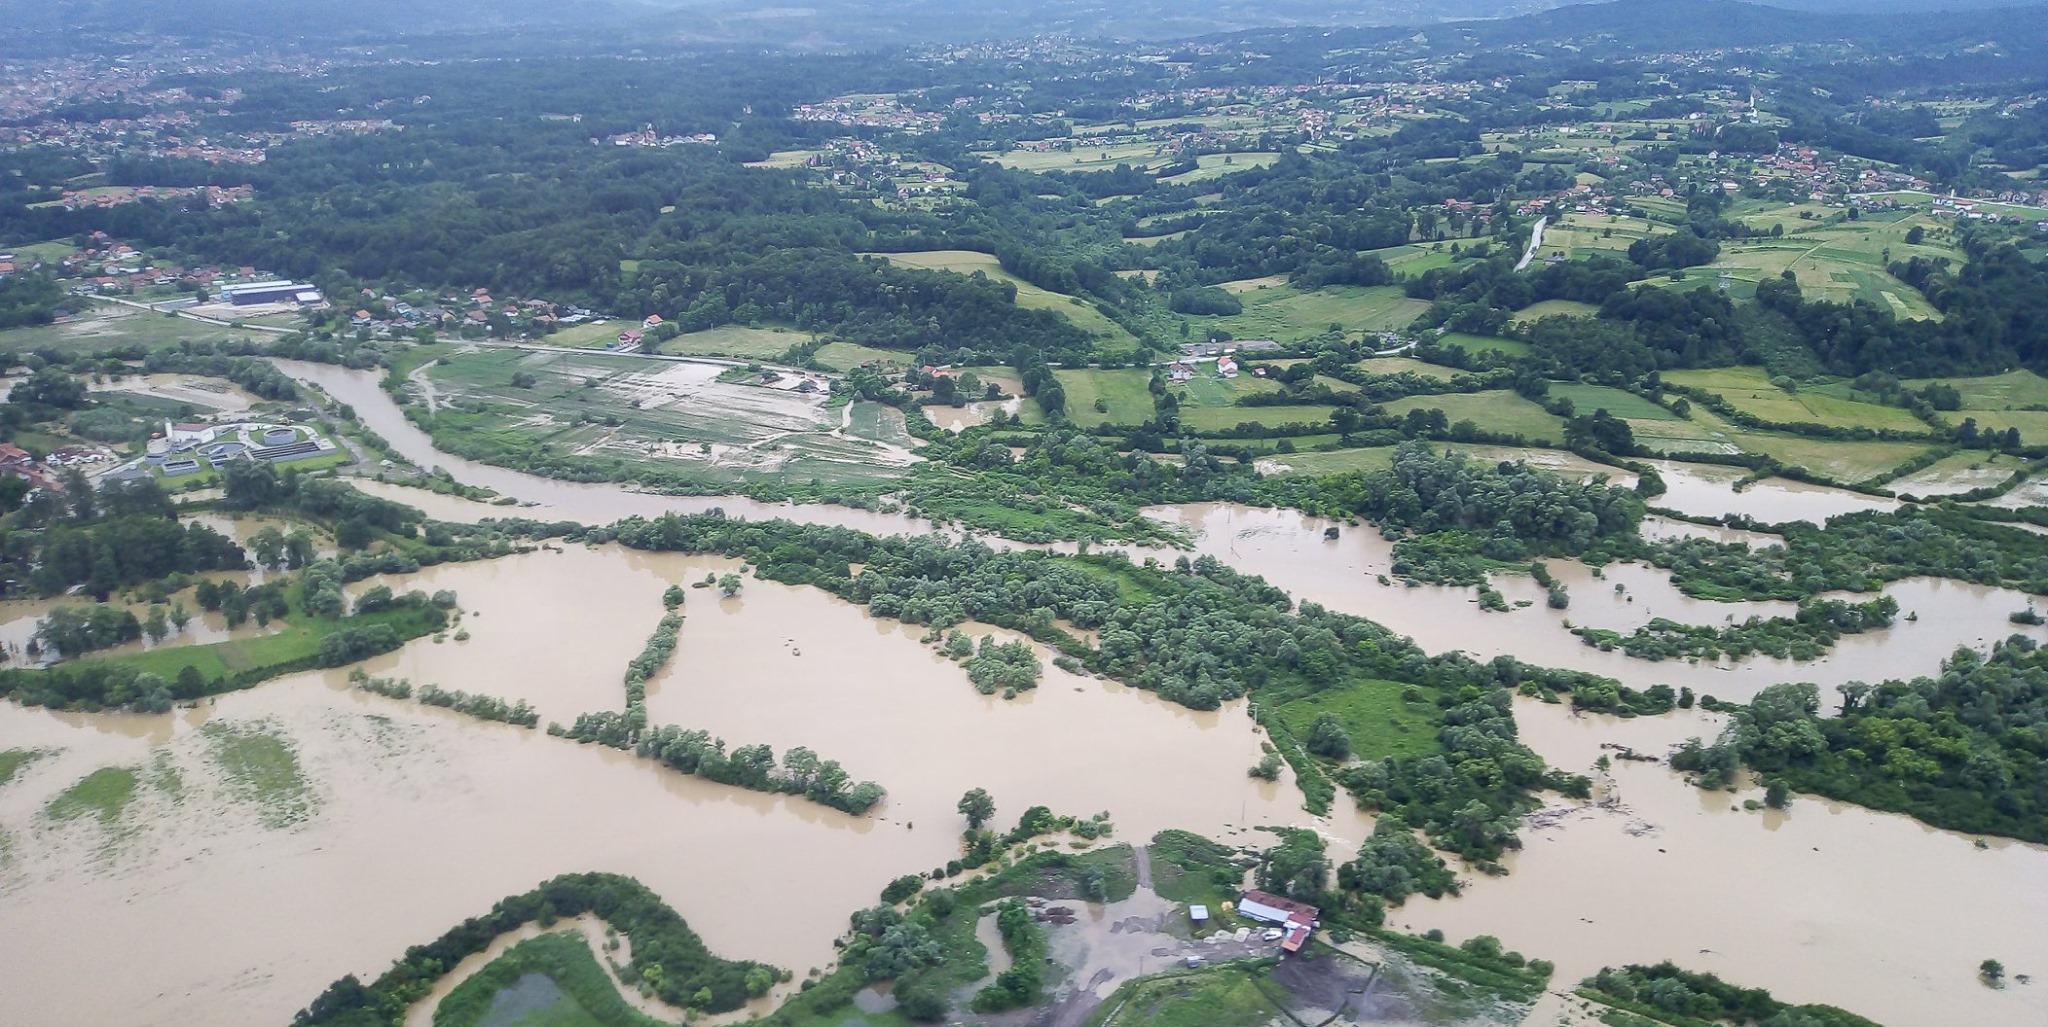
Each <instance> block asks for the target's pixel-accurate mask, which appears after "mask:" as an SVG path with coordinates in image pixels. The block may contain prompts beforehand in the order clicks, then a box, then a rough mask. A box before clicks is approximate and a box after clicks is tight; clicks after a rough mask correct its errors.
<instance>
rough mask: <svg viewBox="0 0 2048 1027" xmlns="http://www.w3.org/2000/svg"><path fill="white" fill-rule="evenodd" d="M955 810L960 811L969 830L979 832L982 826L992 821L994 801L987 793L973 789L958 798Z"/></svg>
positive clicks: (994, 810)
mask: <svg viewBox="0 0 2048 1027" xmlns="http://www.w3.org/2000/svg"><path fill="white" fill-rule="evenodd" d="M955 808H956V809H958V810H959V811H960V815H961V816H963V817H966V818H967V827H968V829H969V830H973V831H979V830H981V828H982V825H984V824H986V823H988V822H989V821H990V820H992V819H994V817H995V815H996V800H995V799H993V798H991V797H990V796H989V794H988V792H987V791H985V790H983V789H980V788H974V789H969V790H968V792H967V794H965V795H962V796H961V797H960V803H959V805H958V806H956V807H955Z"/></svg>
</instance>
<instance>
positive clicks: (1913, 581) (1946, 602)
mask: <svg viewBox="0 0 2048 1027" xmlns="http://www.w3.org/2000/svg"><path fill="white" fill-rule="evenodd" d="M1148 513H1149V514H1151V515H1152V516H1154V517H1156V518H1158V519H1160V520H1162V521H1164V522H1166V523H1168V524H1172V525H1175V526H1178V527H1180V528H1182V529H1184V530H1186V531H1187V532H1188V533H1189V534H1190V535H1191V536H1192V538H1193V541H1194V547H1195V550H1196V551H1197V552H1200V553H1204V554H1207V555H1210V556H1214V557H1216V558H1217V559H1218V560H1221V561H1223V562H1224V563H1227V564H1229V565H1231V566H1233V567H1235V568H1237V569H1239V570H1241V571H1247V572H1250V573H1255V574H1258V575H1260V576H1262V577H1264V578H1265V579H1266V580H1267V581H1268V582H1270V583H1272V584H1273V585H1276V586H1278V587H1280V588H1282V589H1285V590H1286V591H1287V592H1288V593H1289V594H1291V595H1293V596H1294V597H1295V598H1296V599H1297V600H1300V601H1302V602H1312V603H1319V604H1321V605H1323V606H1325V607H1327V608H1329V609H1332V610H1338V611H1341V612H1344V613H1350V614H1355V615H1357V616H1360V617H1366V618H1369V619H1371V620H1373V621H1376V622H1378V623H1380V624H1383V625H1385V626H1387V627H1388V628H1391V629H1393V630H1394V631H1397V632H1400V633H1401V634H1405V635H1408V636H1410V637H1412V638H1414V639H1415V641H1416V642H1417V643H1419V644H1420V645H1421V646H1422V647H1423V648H1424V649H1426V650H1428V651H1430V652H1445V651H1449V650H1453V649H1462V650H1464V651H1466V652H1468V653H1470V654H1471V655H1473V656H1475V657H1477V658H1480V659H1491V658H1492V657H1494V656H1498V655H1503V654H1505V655H1511V656H1514V657H1517V658H1519V659H1521V660H1524V661H1526V662H1529V663H1534V664H1539V665H1543V666H1550V667H1564V668H1570V669H1576V670H1584V671H1589V672H1592V673H1596V674H1604V675H1607V676H1609V677H1613V678H1615V679H1617V680H1619V681H1621V682H1623V683H1625V684H1629V685H1633V686H1636V687H1647V686H1649V685H1653V684H1669V685H1671V686H1673V687H1679V686H1691V687H1692V688H1693V689H1695V690H1696V691H1698V692H1700V693H1702V694H1711V695H1714V696H1716V697H1718V698H1722V699H1729V700H1736V701H1740V700H1746V699H1748V698H1749V697H1751V696H1753V695H1755V694H1756V693H1757V692H1758V691H1759V690H1761V689H1762V688H1764V687H1765V686H1767V685H1770V684H1772V683H1775V682H1778V681H1788V680H1789V681H1811V682H1814V683H1815V684H1818V685H1821V686H1822V687H1824V688H1832V687H1835V686H1839V685H1842V684H1845V683H1847V682H1850V681H1880V680H1885V679H1887V678H1893V677H1899V676H1908V677H1910V676H1914V675H1920V674H1932V673H1936V672H1938V671H1939V670H1940V665H1941V661H1942V659H1943V658H1944V657H1946V656H1947V655H1949V654H1950V653H1952V652H1953V651H1954V650H1955V648H1956V647H1957V646H1970V647H1972V648H1978V649H1983V648H1987V647H1988V646H1989V645H1990V644H1991V643H1992V642H1994V641H1997V640H1998V639H2002V638H2005V637H2007V636H2008V635H2011V634H2014V633H2020V634H2026V635H2030V636H2032V637H2034V638H2037V639H2048V628H2042V627H2026V626H2022V625H2015V624H2011V623H2009V622H2008V621H2007V619H2006V618H2007V617H2008V615H2010V614H2011V613H2013V612H2014V611H2016V610H2019V609H2022V608H2023V607H2025V606H2026V605H2027V604H2028V600H2029V597H2028V596H2027V595H2026V594H2025V593H2021V592H2017V591H2014V590H2012V589H2001V588H1986V587H1983V586H1979V585H1970V584H1966V583H1963V582H1958V581H1951V580H1947V579H1942V578H1908V579H1905V580H1902V581H1896V582H1893V583H1892V584H1890V585H1889V586H1887V587H1886V588H1885V590H1884V592H1885V594H1886V595H1890V596H1892V597H1893V598H1895V599H1897V600H1898V602H1899V618H1898V621H1897V622H1896V623H1895V624H1894V625H1893V626H1892V627H1891V628H1889V629H1887V630H1883V631H1872V632H1866V633H1864V634H1861V635H1849V636H1845V637H1844V638H1843V639H1842V640H1841V641H1840V642H1838V643H1837V644H1836V646H1835V648H1834V650H1833V652H1831V653H1830V654H1829V655H1828V656H1827V657H1824V658H1822V659H1819V660H1814V661H1811V662H1806V663H1798V662H1794V661H1790V660H1780V659H1773V658H1769V657H1752V658H1749V659H1746V660H1742V661H1733V662H1731V661H1721V662H1719V663H1710V662H1699V663H1695V662H1691V661H1684V660H1665V661H1660V662H1653V661H1649V660H1641V659H1635V658H1632V657H1629V656H1626V655H1624V654H1623V653H1621V652H1619V651H1615V652H1601V651H1600V650H1598V649H1595V648H1593V647H1591V646H1588V645H1586V644H1584V643H1583V642H1582V641H1581V640H1580V639H1579V638H1578V637H1577V636H1575V635H1573V634H1571V633H1570V632H1569V631H1568V630H1567V629H1566V624H1567V622H1569V623H1570V624H1580V625H1586V626H1590V627H1600V628H1608V629H1613V630H1621V631H1627V630H1632V629H1634V628H1636V627H1639V626H1641V625H1644V624H1647V623H1648V622H1649V621H1650V620H1651V618H1653V617H1665V618H1668V619H1671V620H1676V621H1682V622H1686V623H1693V624H1709V625H1713V624H1726V623H1729V622H1731V621H1735V622H1739V621H1741V620H1744V619H1746V618H1748V617H1750V616H1759V617H1772V616H1786V615H1789V614H1790V613H1791V612H1792V609H1793V606H1792V604H1790V603H1772V602H1761V603H1758V602H1746V603H1717V602H1711V601H1708V600H1702V599H1693V598H1690V597H1688V596H1685V595H1683V594H1681V593H1680V592H1679V591H1678V590H1677V589H1676V588H1674V587H1673V586H1672V585H1671V583H1670V578H1669V577H1668V576H1667V575H1666V574H1664V573H1663V572H1662V571H1660V570H1658V569H1656V568H1652V567H1647V566H1643V565H1638V564H1621V565H1615V566H1610V567H1608V568H1606V569H1605V570H1604V571H1603V576H1602V577H1598V578H1596V577H1594V576H1593V572H1592V570H1591V569H1589V568H1587V567H1586V566H1585V565H1584V564H1580V563H1578V562H1576V561H1551V562H1550V564H1549V566H1550V567H1551V570H1552V573H1553V575H1554V576H1556V577H1557V579H1558V580H1560V581H1562V582H1564V583H1565V585H1566V587H1567V589H1568V590H1569V592H1570V594H1571V605H1570V607H1569V608H1567V609H1565V610H1552V609H1550V608H1549V606H1548V604H1547V603H1546V602H1545V601H1544V593H1543V590H1542V589H1540V588H1538V587H1537V586H1536V583H1535V581H1534V579H1532V578H1530V577H1528V576H1527V575H1521V574H1503V575H1496V576H1495V579H1494V587H1496V588H1497V589H1499V590H1500V592H1501V593H1502V595H1503V596H1504V597H1506V599H1507V600H1508V601H1509V602H1510V603H1524V602H1526V603H1527V604H1528V605H1526V606H1520V607H1518V608H1516V609H1513V610H1510V611H1508V612H1505V613H1484V612H1481V611H1480V610H1479V608H1478V599H1477V593H1476V591H1475V590H1473V589H1469V588H1451V587H1445V586H1436V585H1419V586H1415V587H1408V586H1406V585H1403V584H1402V583H1401V582H1400V581H1399V579H1396V578H1393V577H1392V576H1391V574H1392V565H1393V544H1392V543H1390V542H1388V541H1387V540H1385V539H1383V538H1381V537H1380V534H1379V532H1378V531H1377V530H1375V529H1373V528H1372V527H1370V526H1353V525H1342V524H1339V523H1338V522H1335V521H1328V520H1324V519H1322V518H1317V517H1309V516H1306V515H1304V514H1300V513H1297V512H1294V511H1288V510H1274V509H1267V508H1261V507H1247V506H1238V505H1234V504H1225V503H1197V504H1187V505H1183V506H1176V507H1158V508H1153V509H1152V510H1149V511H1148ZM1333 526H1334V527H1337V528H1338V538H1337V539H1336V540H1334V541H1330V540H1326V539H1324V537H1323V532H1324V530H1325V529H1326V528H1329V527H1333ZM1145 555H1149V556H1154V557H1158V558H1160V559H1163V560H1170V559H1172V558H1173V556H1174V554H1172V553H1170V552H1163V551H1158V550H1152V551H1145V550H1138V551H1134V552H1133V556H1134V557H1138V556H1145ZM1383 574H1384V575H1388V576H1389V577H1388V581H1389V584H1386V585H1381V584H1379V582H1378V576H1379V575H1383ZM1616 586H1620V587H1621V591H1616ZM1909 614H1917V615H1918V619H1917V620H1908V619H1907V616H1908V615H1909ZM1475 624H1477V625H1482V626H1483V627H1484V629H1485V630H1480V631H1475V630H1473V628H1474V626H1475Z"/></svg>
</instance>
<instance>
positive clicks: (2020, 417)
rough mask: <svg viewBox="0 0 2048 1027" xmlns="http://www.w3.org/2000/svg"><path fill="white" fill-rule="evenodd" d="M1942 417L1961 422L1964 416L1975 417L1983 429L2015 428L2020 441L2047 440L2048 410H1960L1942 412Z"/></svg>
mask: <svg viewBox="0 0 2048 1027" xmlns="http://www.w3.org/2000/svg"><path fill="white" fill-rule="evenodd" d="M1941 416H1942V419H1943V420H1946V421H1949V422H1951V423H1954V424H1961V423H1962V421H1963V419H1964V418H1966V417H1969V418H1975V419H1976V421H1977V427H1978V428H1980V429H1982V430H1985V431H1996V432H2003V431H2005V430H2006V429H2008V428H2017V429H2019V433H2020V441H2022V442H2026V443H2031V444H2039V443H2041V442H2044V441H2048V410H1961V411H1948V412H1945V413H1943V414H1942V415H1941Z"/></svg>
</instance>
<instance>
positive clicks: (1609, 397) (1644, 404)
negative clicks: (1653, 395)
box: [1550, 382, 1678, 421]
mask: <svg viewBox="0 0 2048 1027" xmlns="http://www.w3.org/2000/svg"><path fill="white" fill-rule="evenodd" d="M1550 395H1551V396H1553V397H1556V398H1559V399H1568V400H1571V401H1572V409H1573V410H1575V411H1577V412H1578V413H1581V414H1590V413H1592V412H1593V411H1595V410H1605V411H1607V412H1608V413H1610V414H1613V415H1614V416H1616V417H1621V418H1633V419H1639V420H1646V421H1675V420H1677V419H1678V415H1677V414H1674V413H1672V412H1671V411H1669V410H1666V409H1664V408H1663V407H1660V406H1658V405H1657V404H1655V403H1652V402H1650V401H1649V400H1647V399H1644V398H1643V397H1641V396H1638V395H1636V394H1635V393H1633V392H1627V391H1624V390H1622V389H1615V388H1609V387H1607V386H1605V385H1582V384H1579V383H1576V382H1573V383H1570V384H1559V383H1555V382H1553V383H1551V386H1550Z"/></svg>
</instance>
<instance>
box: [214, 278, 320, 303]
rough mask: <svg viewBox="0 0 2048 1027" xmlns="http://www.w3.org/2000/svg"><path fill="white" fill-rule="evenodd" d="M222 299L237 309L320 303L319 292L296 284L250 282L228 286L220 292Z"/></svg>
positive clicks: (307, 286)
mask: <svg viewBox="0 0 2048 1027" xmlns="http://www.w3.org/2000/svg"><path fill="white" fill-rule="evenodd" d="M220 296H221V298H222V299H224V300H227V301H228V302H229V303H232V304H234V305H235V306H238V307H248V306H254V305H256V304H259V303H291V304H296V305H298V306H302V307H303V306H312V305H315V304H318V303H320V302H322V300H323V297H322V296H321V295H320V290H319V289H317V288H314V287H313V286H310V285H300V284H299V283H297V282H252V283H250V284H248V285H230V286H227V287H225V288H223V289H221V291H220Z"/></svg>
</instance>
